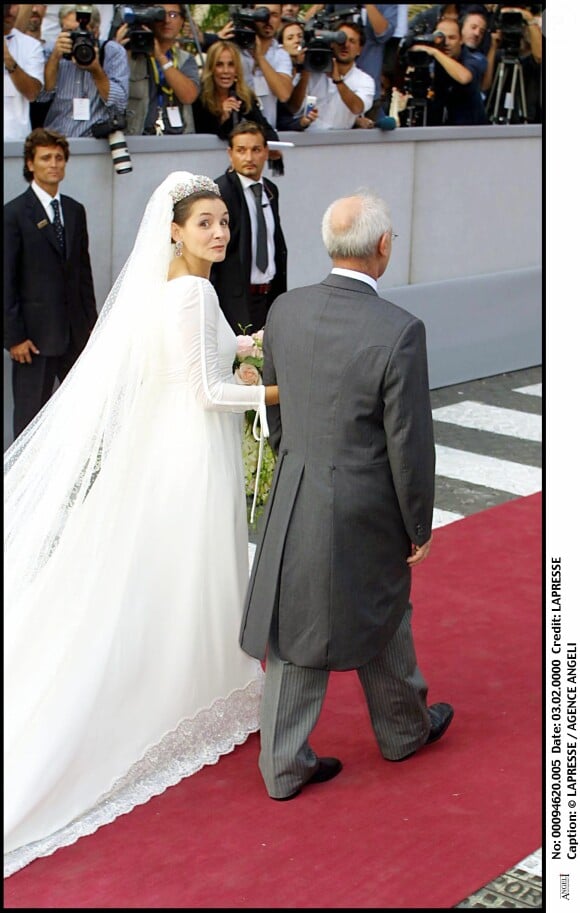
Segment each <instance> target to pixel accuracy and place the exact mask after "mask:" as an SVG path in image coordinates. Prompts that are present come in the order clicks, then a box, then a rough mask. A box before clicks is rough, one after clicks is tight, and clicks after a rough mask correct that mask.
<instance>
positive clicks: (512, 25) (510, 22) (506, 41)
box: [495, 9, 526, 59]
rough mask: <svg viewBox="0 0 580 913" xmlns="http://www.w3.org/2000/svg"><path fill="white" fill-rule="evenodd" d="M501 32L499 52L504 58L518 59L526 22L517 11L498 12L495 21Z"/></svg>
mask: <svg viewBox="0 0 580 913" xmlns="http://www.w3.org/2000/svg"><path fill="white" fill-rule="evenodd" d="M495 25H496V28H497V29H499V30H500V31H501V44H500V50H501V51H502V52H503V55H504V57H515V58H516V59H517V58H518V57H519V53H520V46H521V41H522V38H523V35H524V29H525V27H526V20H525V19H524V17H523V15H522V14H521V13H520V12H518V11H517V10H501V9H500V10H499V11H498V13H497V16H496V21H495Z"/></svg>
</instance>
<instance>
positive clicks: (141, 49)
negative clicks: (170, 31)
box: [123, 4, 165, 57]
mask: <svg viewBox="0 0 580 913" xmlns="http://www.w3.org/2000/svg"><path fill="white" fill-rule="evenodd" d="M123 22H126V23H127V25H128V26H129V41H128V43H127V45H126V47H127V50H128V51H131V53H132V54H145V55H146V56H147V57H151V56H152V55H153V50H154V42H155V37H154V35H153V32H152V31H151V30H152V28H153V26H154V25H155V23H156V22H165V10H164V9H163V7H162V6H144V5H142V4H141V5H137V6H124V7H123Z"/></svg>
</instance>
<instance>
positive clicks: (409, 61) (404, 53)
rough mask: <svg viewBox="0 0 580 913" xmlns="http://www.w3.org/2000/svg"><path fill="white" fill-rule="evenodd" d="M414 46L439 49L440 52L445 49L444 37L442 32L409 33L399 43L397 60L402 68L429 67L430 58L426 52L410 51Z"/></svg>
mask: <svg viewBox="0 0 580 913" xmlns="http://www.w3.org/2000/svg"><path fill="white" fill-rule="evenodd" d="M415 45H419V47H421V46H423V47H425V48H439V50H440V51H442V50H443V49H444V48H445V35H444V34H443V32H432V33H427V32H423V33H421V32H414V31H413V32H409V33H408V34H407V35H405V37H404V38H401V41H400V42H399V59H400V61H401V63H402V64H403V65H404V66H409V67H417V68H420V67H429V66H430V65H431V60H432V57H431V55H430V54H427V52H426V51H420V50H419V51H411V48H412V47H414V46H415Z"/></svg>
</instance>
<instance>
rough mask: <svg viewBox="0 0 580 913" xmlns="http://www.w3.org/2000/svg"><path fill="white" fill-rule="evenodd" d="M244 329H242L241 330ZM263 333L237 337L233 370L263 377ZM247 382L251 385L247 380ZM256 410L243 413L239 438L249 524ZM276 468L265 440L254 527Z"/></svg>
mask: <svg viewBox="0 0 580 913" xmlns="http://www.w3.org/2000/svg"><path fill="white" fill-rule="evenodd" d="M241 329H243V328H241ZM263 336H264V331H263V330H258V332H257V333H253V334H252V335H251V336H249V335H246V334H243V335H241V336H238V338H237V352H236V358H235V362H234V368H235V369H236V370H237V371H238V373H239V369H240V367H241V366H242V365H252V366H253V367H254V368H255V369H256V371H257V372H258V374H259V378H257V379H261V376H262V369H263V366H264V353H263V348H262V343H263ZM246 382H252V381H251V380H250V381H246ZM255 415H256V413H255V410H254V409H248V411H247V412H246V414H245V422H244V433H243V437H242V457H243V461H244V480H245V486H246V498H247V502H248V523H251V522H252V521H251V510H252V504H253V502H254V494H255V492H256V475H257V472H258V455H259V450H260V443H259V441H257V440H256V439H255V438H254V434H253V430H252V429H253V425H254V418H255ZM275 468H276V456H275V454H274V452H273V450H272V448H271V447H270V444H269V443H268V441H267V440H266V441H264V452H263V457H262V468H261V471H260V478H259V480H258V492H257V497H256V509H255V515H254V521H253V524H252V525H254V526H255V524H256V521H257V519H258V517H259V516H260V515H261V514H262V513H263V510H264V507H265V505H266V501H267V500H268V495H269V494H270V488H271V486H272V477H273V475H274V469H275Z"/></svg>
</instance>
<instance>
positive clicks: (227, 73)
mask: <svg viewBox="0 0 580 913" xmlns="http://www.w3.org/2000/svg"><path fill="white" fill-rule="evenodd" d="M193 117H194V120H195V132H196V133H214V134H216V135H217V136H219V137H220V139H227V138H228V136H229V135H230V133H231V131H232V130H233V128H234V127H235V126H236V125H237V124H238V123H240V122H241V121H243V120H250V121H254V122H255V123H257V124H260V125H261V126H263V127H264V129H265V131H266V137H267V139H268V140H277V139H278V134H277V133H276V131H275V129H274V127H273V126H272V125H271V124H270V123H269V121H267V120H266V118H265V117H264V115H263V113H262V111H261V108H260V103H259V101H258V99H257V97H256V95H255V93H254V92H253V90H252V89H251V88H250V86H249V85H248V83H247V82H246V80H245V78H244V68H243V64H242V57H241V54H240V52H239V50H238V48H237V47H236V45H235V44H233V43H232V42H231V41H216V42H215V43H214V44H212V45H211V47H210V49H209V51H208V52H207V57H206V62H205V67H204V71H203V76H202V82H201V92H200V94H199V97H198V98H197V99H196V101H195V102H194V103H193Z"/></svg>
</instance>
